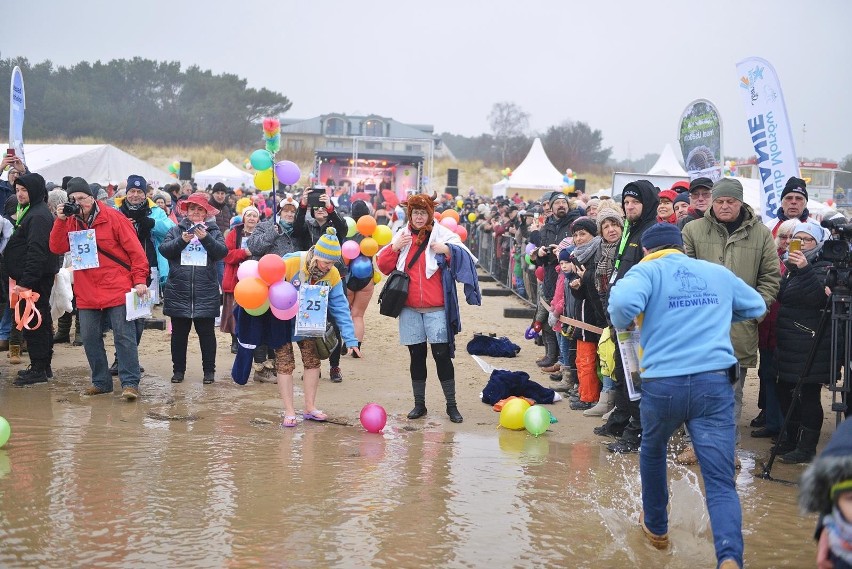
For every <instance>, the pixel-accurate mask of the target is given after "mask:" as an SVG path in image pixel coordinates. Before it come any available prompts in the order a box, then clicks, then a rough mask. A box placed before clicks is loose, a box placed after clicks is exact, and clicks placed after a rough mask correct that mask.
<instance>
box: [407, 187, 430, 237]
mask: <svg viewBox="0 0 852 569" xmlns="http://www.w3.org/2000/svg"><path fill="white" fill-rule="evenodd" d="M402 205H404V206H405V218H406V219H408V220H411V211H412V210H415V209H425V210H426V213H427V214H429V219H428V220H427V221H426V225H425V226H424V229H427V230H430V231H431V230H432V222H433V221H435V198H434V196H428V195H426V194H414V195H413V196H408V199H407V200H406V201H404V202H402Z"/></svg>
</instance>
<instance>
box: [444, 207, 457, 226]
mask: <svg viewBox="0 0 852 569" xmlns="http://www.w3.org/2000/svg"><path fill="white" fill-rule="evenodd" d="M448 217H452V218H453V219H455V220H456V223H458V222H459V212H457V211H456V210H454V209H445V210H444V211H443V212H441V219H447V218H448Z"/></svg>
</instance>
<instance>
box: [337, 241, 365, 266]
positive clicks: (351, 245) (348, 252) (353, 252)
mask: <svg viewBox="0 0 852 569" xmlns="http://www.w3.org/2000/svg"><path fill="white" fill-rule="evenodd" d="M340 254H341V255H343V258H344V259H347V260H349V261H351V260H352V259H354V258H355V257H357V256H358V255H360V254H361V244H360V243H358V242H357V241H353V240H352V239H350V240H349V241H344V242H343V245H341V246H340Z"/></svg>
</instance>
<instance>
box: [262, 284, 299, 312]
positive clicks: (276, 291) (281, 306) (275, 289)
mask: <svg viewBox="0 0 852 569" xmlns="http://www.w3.org/2000/svg"><path fill="white" fill-rule="evenodd" d="M297 296H298V292H297V291H296V287H294V286H293V285H291V284H290V283H288V282H287V281H285V280H280V281H276V282H274V283H272V284H271V285H269V304H270V305H271V306H272V307H273V308H277V309H278V310H287V309H288V308H290V307H291V306H293V305H294V304H296V299H297Z"/></svg>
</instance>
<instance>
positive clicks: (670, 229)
mask: <svg viewBox="0 0 852 569" xmlns="http://www.w3.org/2000/svg"><path fill="white" fill-rule="evenodd" d="M641 240H642V247H644V248H645V249H656V248H657V247H662V246H663V245H680V246H683V236H682V235H681V233H680V229H678V228H677V225H674V224H672V223H656V224H654V225H652V226H651V227H649V228H648V229H646V230H645V232H644V233H642V237H641Z"/></svg>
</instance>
